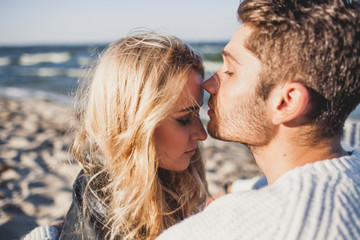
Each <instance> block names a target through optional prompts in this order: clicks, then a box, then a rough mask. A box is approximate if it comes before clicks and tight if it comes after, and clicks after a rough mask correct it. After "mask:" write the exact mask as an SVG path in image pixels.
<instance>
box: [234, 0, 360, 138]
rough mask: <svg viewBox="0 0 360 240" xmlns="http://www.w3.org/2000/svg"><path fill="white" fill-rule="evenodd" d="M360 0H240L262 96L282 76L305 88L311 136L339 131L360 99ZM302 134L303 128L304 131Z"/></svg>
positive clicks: (336, 134)
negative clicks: (257, 65)
mask: <svg viewBox="0 0 360 240" xmlns="http://www.w3.org/2000/svg"><path fill="white" fill-rule="evenodd" d="M359 9H360V8H359V3H358V2H356V1H345V0H245V1H243V2H242V3H241V4H240V6H239V9H238V17H239V20H240V21H241V22H242V23H243V24H245V25H247V26H249V27H251V28H252V30H253V31H252V34H251V35H250V37H249V38H248V40H247V42H246V45H245V46H246V48H247V49H248V50H249V51H250V52H252V53H253V54H254V55H255V56H256V57H257V58H258V59H260V61H261V63H262V65H263V69H262V73H261V74H260V79H261V84H260V85H259V86H258V88H257V89H256V92H257V94H258V95H259V96H261V97H262V98H263V99H264V100H266V99H267V97H268V95H269V93H270V91H271V89H272V88H273V87H274V86H275V85H277V84H279V83H280V84H281V83H284V82H288V81H290V82H300V83H302V84H303V85H304V86H306V87H307V88H308V90H309V92H310V96H311V100H310V104H311V110H310V111H309V112H308V115H307V122H306V123H305V124H306V125H309V126H312V127H315V128H312V129H313V130H315V131H313V130H312V131H311V133H309V134H311V136H312V138H313V140H314V141H319V140H321V139H324V138H332V137H334V136H339V135H341V134H342V129H343V125H344V122H345V120H346V118H347V117H348V115H349V114H350V113H351V111H353V110H354V109H355V108H356V106H357V105H358V104H359V102H360V80H359V78H360V17H359ZM304 134H307V133H304Z"/></svg>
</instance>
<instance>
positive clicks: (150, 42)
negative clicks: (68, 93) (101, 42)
mask: <svg viewBox="0 0 360 240" xmlns="http://www.w3.org/2000/svg"><path fill="white" fill-rule="evenodd" d="M203 76H204V69H203V66H202V61H201V58H200V57H199V55H197V54H196V53H195V52H194V51H193V50H191V49H190V48H189V47H188V46H187V45H186V44H184V43H183V42H181V41H180V40H179V39H177V38H176V37H174V36H171V35H159V34H152V33H149V34H140V35H135V36H129V37H126V38H124V39H122V40H120V41H118V42H115V43H114V44H112V45H110V46H109V47H108V48H107V49H106V50H105V51H104V52H103V53H102V54H101V55H100V57H99V61H98V63H97V66H96V68H95V72H94V75H93V77H92V78H91V80H90V81H89V83H88V84H85V85H84V86H83V87H82V88H81V90H80V91H79V92H78V96H79V97H80V100H81V102H80V104H79V105H78V106H82V107H79V108H80V109H81V110H80V113H79V116H80V124H81V126H80V131H79V133H78V135H77V137H76V140H75V142H74V145H73V155H74V157H75V159H76V160H77V161H78V162H79V163H80V164H81V165H82V169H83V170H82V172H81V173H80V174H79V176H78V178H77V179H76V181H75V184H74V192H73V203H72V205H71V207H70V210H69V212H68V214H67V217H66V219H65V224H64V227H63V229H62V232H61V235H60V239H154V238H156V236H158V235H159V234H160V233H161V232H162V231H163V230H164V229H166V228H168V227H170V226H171V225H173V224H175V223H177V222H179V221H181V220H182V219H184V218H186V217H188V216H190V215H191V214H193V213H196V212H198V211H200V210H202V209H203V207H204V206H205V202H206V198H207V184H206V180H205V169H204V163H203V161H202V159H201V156H200V152H199V149H198V147H197V142H198V141H202V140H205V139H206V132H205V130H204V128H203V126H202V123H201V121H200V119H199V108H200V106H201V104H202V101H203V90H202V87H201V84H202V80H203Z"/></svg>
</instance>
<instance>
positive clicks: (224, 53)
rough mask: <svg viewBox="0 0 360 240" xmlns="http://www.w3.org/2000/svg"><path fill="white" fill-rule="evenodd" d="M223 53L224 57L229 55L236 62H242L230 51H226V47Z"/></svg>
mask: <svg viewBox="0 0 360 240" xmlns="http://www.w3.org/2000/svg"><path fill="white" fill-rule="evenodd" d="M221 53H222V55H223V56H224V57H227V58H229V59H231V60H233V61H234V62H236V63H237V64H240V63H239V61H238V60H237V59H236V58H235V57H234V55H232V54H231V53H230V52H228V51H226V50H225V49H223V50H222V51H221Z"/></svg>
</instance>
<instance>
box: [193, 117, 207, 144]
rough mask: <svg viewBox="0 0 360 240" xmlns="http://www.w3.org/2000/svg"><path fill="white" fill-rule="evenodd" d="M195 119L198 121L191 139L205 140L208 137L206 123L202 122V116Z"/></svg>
mask: <svg viewBox="0 0 360 240" xmlns="http://www.w3.org/2000/svg"><path fill="white" fill-rule="evenodd" d="M195 121H196V123H195V125H194V127H193V132H192V133H191V139H192V140H193V141H204V140H205V139H206V138H207V133H206V131H205V128H204V125H203V124H202V122H201V120H200V118H197V119H196V120H195Z"/></svg>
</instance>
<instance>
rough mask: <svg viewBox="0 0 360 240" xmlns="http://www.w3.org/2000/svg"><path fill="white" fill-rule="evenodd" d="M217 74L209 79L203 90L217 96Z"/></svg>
mask: <svg viewBox="0 0 360 240" xmlns="http://www.w3.org/2000/svg"><path fill="white" fill-rule="evenodd" d="M217 77H218V76H217V73H215V74H214V75H212V76H211V78H209V79H208V80H206V81H205V82H204V83H203V88H204V89H205V90H206V91H208V92H209V93H210V94H213V95H214V94H216V92H217V88H218V87H217V81H216V78H217Z"/></svg>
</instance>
